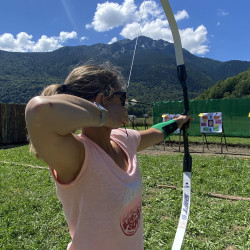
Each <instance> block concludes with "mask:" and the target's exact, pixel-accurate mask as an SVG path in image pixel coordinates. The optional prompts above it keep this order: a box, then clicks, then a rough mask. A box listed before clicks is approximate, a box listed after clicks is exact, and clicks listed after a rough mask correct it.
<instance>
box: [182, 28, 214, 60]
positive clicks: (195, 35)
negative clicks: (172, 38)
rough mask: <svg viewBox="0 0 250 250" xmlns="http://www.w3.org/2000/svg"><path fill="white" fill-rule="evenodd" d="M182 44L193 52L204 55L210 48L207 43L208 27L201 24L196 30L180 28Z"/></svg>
mask: <svg viewBox="0 0 250 250" xmlns="http://www.w3.org/2000/svg"><path fill="white" fill-rule="evenodd" d="M180 35H181V40H182V46H183V47H184V48H185V49H187V50H189V51H190V52H191V53H193V54H197V55H204V54H206V53H207V52H208V51H209V49H208V46H207V45H206V43H207V41H208V40H207V29H206V27H205V26H204V25H200V26H199V27H198V28H197V29H196V30H194V29H193V28H187V29H185V30H180Z"/></svg>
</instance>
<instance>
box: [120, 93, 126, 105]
mask: <svg viewBox="0 0 250 250" xmlns="http://www.w3.org/2000/svg"><path fill="white" fill-rule="evenodd" d="M120 99H121V104H122V106H124V105H125V102H126V100H127V93H126V92H122V93H121V98H120Z"/></svg>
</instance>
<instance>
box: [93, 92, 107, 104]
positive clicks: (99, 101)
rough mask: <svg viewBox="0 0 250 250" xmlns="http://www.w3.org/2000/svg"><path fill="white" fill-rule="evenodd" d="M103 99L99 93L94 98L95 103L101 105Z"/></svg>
mask: <svg viewBox="0 0 250 250" xmlns="http://www.w3.org/2000/svg"><path fill="white" fill-rule="evenodd" d="M104 99H105V97H104V94H103V93H99V94H98V95H97V96H96V98H95V102H97V103H100V104H103V101H104Z"/></svg>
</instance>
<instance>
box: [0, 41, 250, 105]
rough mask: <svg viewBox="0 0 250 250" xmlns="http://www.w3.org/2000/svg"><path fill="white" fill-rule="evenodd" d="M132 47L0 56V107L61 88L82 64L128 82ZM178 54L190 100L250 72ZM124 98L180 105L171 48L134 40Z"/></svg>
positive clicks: (245, 65)
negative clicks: (103, 67)
mask: <svg viewBox="0 0 250 250" xmlns="http://www.w3.org/2000/svg"><path fill="white" fill-rule="evenodd" d="M134 47H135V40H128V39H126V40H122V41H118V42H116V43H113V44H111V45H107V44H95V45H92V46H76V47H63V48H60V49H58V50H56V51H53V52H44V53H37V52H36V53H20V52H6V51H0V102H4V103H27V101H28V100H29V99H30V98H32V97H33V96H35V95H38V94H39V93H40V92H41V90H42V89H43V88H44V87H45V86H46V85H49V84H52V83H62V82H63V80H64V79H65V77H66V76H67V74H68V73H69V72H70V71H71V70H72V69H73V68H74V67H75V66H77V65H81V64H84V63H98V64H101V63H103V62H106V61H110V62H111V64H113V65H115V66H118V67H119V68H120V69H121V73H122V74H123V76H124V77H125V79H128V76H129V71H130V65H131V60H132V57H133V52H134ZM183 53H184V58H185V65H186V69H187V76H188V80H187V84H188V90H189V96H190V98H195V97H197V96H198V95H199V94H201V93H203V92H204V91H205V90H207V89H208V88H209V87H211V86H213V85H214V84H215V83H216V82H217V81H220V80H223V79H226V78H228V77H231V76H235V75H237V74H239V73H240V72H243V71H246V70H247V69H248V68H250V62H244V61H228V62H220V61H216V60H212V59H208V58H201V57H197V56H195V55H193V54H191V53H189V52H188V51H187V50H185V49H184V50H183ZM128 94H129V98H131V99H133V98H134V99H136V100H137V101H141V102H143V101H144V102H145V101H147V102H151V103H152V102H153V101H161V100H180V99H181V100H182V89H181V86H180V83H179V82H178V79H177V73H176V61H175V53H174V45H173V44H172V43H169V42H166V41H164V40H157V41H155V40H152V39H150V38H147V37H139V39H138V45H137V50H136V53H135V61H134V66H133V70H132V75H131V82H130V86H129V88H128Z"/></svg>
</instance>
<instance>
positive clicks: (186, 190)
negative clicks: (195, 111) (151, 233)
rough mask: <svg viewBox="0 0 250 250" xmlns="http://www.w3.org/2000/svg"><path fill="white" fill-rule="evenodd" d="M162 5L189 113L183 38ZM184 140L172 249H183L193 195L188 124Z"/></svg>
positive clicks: (164, 3) (168, 9) (166, 4)
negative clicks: (180, 198) (181, 191)
mask: <svg viewBox="0 0 250 250" xmlns="http://www.w3.org/2000/svg"><path fill="white" fill-rule="evenodd" d="M161 4H162V7H163V9H164V12H165V14H166V17H167V19H168V23H169V27H170V29H171V32H172V36H173V40H174V48H175V56H176V63H177V74H178V79H179V81H180V83H181V85H182V89H183V98H184V115H188V114H189V101H188V90H187V84H186V77H187V75H186V69H185V64H184V59H183V52H182V45H181V38H180V34H179V30H178V26H177V24H176V20H175V17H174V14H173V11H172V9H171V6H170V4H169V1H168V0H161ZM182 129H183V142H184V157H183V198H182V208H181V214H180V219H179V224H178V227H177V231H176V234H175V239H174V243H173V246H172V250H175V249H181V245H182V241H183V239H184V235H185V231H186V226H187V222H188V215H189V210H190V197H191V168H192V157H191V155H190V154H189V146H188V134H187V124H184V125H183V128H182Z"/></svg>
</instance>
